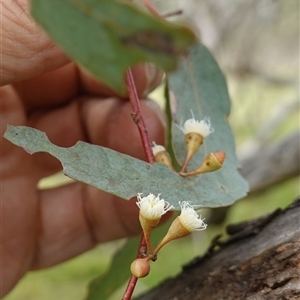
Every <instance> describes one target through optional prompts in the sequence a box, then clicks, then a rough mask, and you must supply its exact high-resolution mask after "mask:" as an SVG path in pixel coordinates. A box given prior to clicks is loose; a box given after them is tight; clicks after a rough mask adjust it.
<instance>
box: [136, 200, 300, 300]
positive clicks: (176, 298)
mask: <svg viewBox="0 0 300 300" xmlns="http://www.w3.org/2000/svg"><path fill="white" fill-rule="evenodd" d="M228 231H229V234H231V235H230V237H229V238H228V240H226V241H225V242H221V241H220V240H219V237H217V238H216V239H215V240H214V241H213V243H212V245H211V247H210V249H209V250H208V252H207V253H206V254H205V255H204V256H203V257H199V258H196V259H194V260H193V261H192V262H191V263H189V264H188V265H186V266H184V267H183V270H182V272H181V274H179V275H178V276H176V277H175V278H171V279H168V280H166V281H165V282H163V283H162V284H161V285H160V286H158V287H156V288H155V289H153V290H151V291H150V292H148V293H146V294H144V295H143V296H141V297H139V298H138V300H200V299H201V300H222V299H224V300H236V299H237V300H242V299H246V300H273V299H274V300H275V299H276V300H279V299H280V300H285V299H289V300H290V299H295V300H296V299H298V300H299V299H300V198H299V199H297V200H295V201H294V202H293V203H292V204H291V205H290V206H289V207H288V208H287V209H285V210H280V209H278V210H276V211H275V212H274V213H272V214H270V215H268V216H265V217H262V218H260V219H257V220H254V221H250V222H244V223H242V224H239V225H238V226H237V225H234V226H229V227H228ZM217 248H218V249H217ZM172 255H176V249H175V250H174V253H172ZM158 259H159V258H158Z"/></svg>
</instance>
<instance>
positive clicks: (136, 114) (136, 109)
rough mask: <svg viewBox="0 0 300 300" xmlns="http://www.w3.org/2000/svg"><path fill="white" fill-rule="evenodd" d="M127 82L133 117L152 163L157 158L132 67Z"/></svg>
mask: <svg viewBox="0 0 300 300" xmlns="http://www.w3.org/2000/svg"><path fill="white" fill-rule="evenodd" d="M126 83H127V88H128V92H129V98H130V101H131V105H132V108H133V112H132V118H133V121H134V122H135V124H136V125H137V127H138V129H139V132H140V136H141V140H142V143H143V147H144V151H145V153H146V156H147V160H148V162H149V163H150V164H153V163H154V162H155V159H154V156H153V153H152V148H151V144H150V141H149V137H148V132H147V129H146V125H145V120H144V118H143V115H142V112H141V106H140V100H139V97H138V94H137V91H136V87H135V83H134V79H133V76H132V72H131V70H130V69H129V70H128V71H127V73H126Z"/></svg>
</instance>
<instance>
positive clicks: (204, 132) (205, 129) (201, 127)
mask: <svg viewBox="0 0 300 300" xmlns="http://www.w3.org/2000/svg"><path fill="white" fill-rule="evenodd" d="M191 113H192V118H191V119H188V120H186V121H185V122H184V124H183V125H182V123H181V124H180V126H178V125H177V126H178V128H179V129H180V130H181V131H182V132H183V133H184V134H188V133H192V132H193V133H198V134H200V135H201V136H203V137H207V136H208V135H209V134H211V133H212V132H214V129H213V128H212V127H211V124H210V118H208V117H206V118H204V119H203V120H201V121H198V120H195V117H194V114H193V111H191Z"/></svg>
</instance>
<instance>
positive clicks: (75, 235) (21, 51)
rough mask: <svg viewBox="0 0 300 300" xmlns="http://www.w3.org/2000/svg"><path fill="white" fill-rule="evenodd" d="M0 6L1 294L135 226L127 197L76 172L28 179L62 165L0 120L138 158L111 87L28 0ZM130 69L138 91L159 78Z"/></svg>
mask: <svg viewBox="0 0 300 300" xmlns="http://www.w3.org/2000/svg"><path fill="white" fill-rule="evenodd" d="M1 8H2V10H1V12H2V30H1V34H2V37H1V78H0V79H1V86H2V87H1V195H0V197H1V206H2V211H1V232H2V241H1V243H2V253H1V254H2V257H1V261H2V266H1V267H2V270H1V272H2V274H1V275H2V276H1V277H2V283H1V287H2V290H1V292H0V293H1V295H0V297H1V296H4V295H5V294H7V293H8V292H9V291H10V290H11V289H12V288H13V287H14V285H15V284H16V283H17V282H18V280H19V279H20V278H21V277H22V276H23V275H24V274H25V273H26V272H27V271H28V270H34V269H40V268H45V267H49V266H52V265H55V264H57V263H60V262H63V261H65V260H67V259H69V258H71V257H74V256H76V255H78V254H80V253H82V252H84V251H86V250H88V249H90V248H92V247H93V246H95V245H96V244H97V243H101V242H105V241H109V240H113V239H118V238H121V237H125V236H130V235H134V234H137V233H139V232H141V228H140V225H139V221H138V207H137V205H136V203H135V201H134V200H135V199H132V200H130V201H124V200H122V199H118V198H116V197H114V196H112V195H109V194H106V193H104V192H101V191H99V190H97V189H95V188H93V187H90V186H87V185H84V184H82V183H79V182H76V183H71V184H68V185H65V186H62V187H58V188H53V189H48V190H39V189H37V183H38V181H39V180H40V179H41V178H43V177H45V176H49V175H51V174H54V173H56V172H57V171H59V170H61V164H60V162H59V161H58V160H56V159H55V158H53V157H51V156H50V155H48V154H46V153H44V154H41V153H39V154H35V155H32V156H31V155H29V154H28V153H26V152H25V151H24V150H23V149H22V148H19V147H17V146H15V145H13V144H11V143H10V142H9V141H7V140H6V139H4V138H3V137H2V136H3V134H4V132H5V130H6V126H7V124H11V125H26V126H31V127H35V128H37V129H39V130H42V131H44V132H46V134H47V135H48V137H49V138H50V140H51V141H52V142H53V143H54V144H56V145H59V146H62V147H70V146H73V145H74V144H75V143H76V142H77V141H78V140H84V141H88V142H90V143H92V144H98V145H102V146H106V147H109V148H112V149H114V150H117V151H119V152H122V153H126V154H129V155H132V156H134V157H137V158H139V159H145V155H144V152H143V148H142V144H141V141H140V137H139V134H138V130H137V128H136V125H135V124H134V123H133V121H132V119H131V116H130V112H131V106H130V103H129V101H128V100H126V99H120V98H117V97H111V96H112V95H113V93H112V92H111V91H110V90H109V89H108V88H106V87H105V86H104V85H101V84H100V83H98V82H97V81H96V80H94V79H92V78H91V77H90V76H88V75H87V74H86V72H84V71H82V70H81V69H79V68H78V67H77V66H76V64H75V63H73V62H71V61H70V60H69V59H68V58H67V56H66V55H64V54H63V52H62V51H61V50H59V48H58V47H56V46H55V45H54V44H53V43H52V42H51V41H50V40H49V38H48V37H47V36H46V34H44V33H43V32H42V31H41V30H40V29H39V28H38V27H37V25H36V24H35V23H34V22H33V21H32V20H31V19H30V17H29V16H28V11H29V3H28V1H26V0H19V1H17V0H14V1H13V0H3V1H2V2H1ZM147 71H148V72H147ZM149 71H150V72H149ZM133 73H134V77H135V79H136V84H137V88H138V91H139V94H140V95H142V94H143V93H144V92H146V91H147V90H149V89H150V88H151V87H153V86H154V85H156V84H157V83H158V82H159V80H160V79H161V76H159V73H158V72H156V71H155V69H153V68H152V69H151V68H150V69H149V68H148V69H147V67H145V66H140V67H136V68H134V70H133ZM146 75H147V76H146ZM157 79H158V80H157ZM109 95H110V98H108V96H109ZM141 106H142V111H143V114H144V116H145V121H146V125H147V128H148V131H149V132H148V133H149V136H150V140H151V141H152V140H154V141H156V142H157V143H158V144H162V143H163V142H164V127H163V125H162V122H161V118H160V117H159V116H158V115H159V114H157V112H156V110H157V109H158V108H157V107H156V106H155V105H154V103H153V102H150V101H149V100H145V101H142V103H141ZM95 163H97V162H95Z"/></svg>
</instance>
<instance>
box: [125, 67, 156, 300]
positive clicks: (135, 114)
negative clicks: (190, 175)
mask: <svg viewBox="0 0 300 300" xmlns="http://www.w3.org/2000/svg"><path fill="white" fill-rule="evenodd" d="M126 84H127V88H128V94H129V99H130V102H131V105H132V109H133V111H132V118H133V121H134V122H135V124H136V125H137V127H138V130H139V133H140V136H141V140H142V144H143V148H144V151H145V153H146V156H147V160H148V162H149V163H150V164H153V163H154V162H155V159H154V155H153V152H152V148H151V145H150V141H149V137H148V132H147V129H146V125H145V120H144V118H143V115H142V111H141V106H140V99H139V96H138V94H137V91H136V86H135V83H134V79H133V76H132V72H131V70H130V69H128V71H127V72H126ZM146 252H147V243H146V240H145V237H144V235H142V236H141V240H140V244H139V247H138V254H137V257H138V258H139V257H144V255H145V254H146ZM137 280H138V278H137V277H135V276H133V275H131V276H130V279H129V281H128V284H127V287H126V290H125V292H124V295H123V298H122V300H130V299H131V296H132V294H133V291H134V288H135V286H136V283H137Z"/></svg>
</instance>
